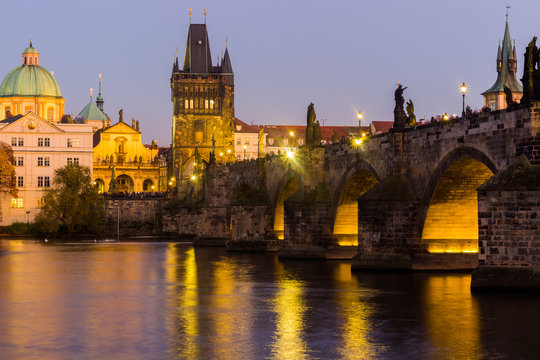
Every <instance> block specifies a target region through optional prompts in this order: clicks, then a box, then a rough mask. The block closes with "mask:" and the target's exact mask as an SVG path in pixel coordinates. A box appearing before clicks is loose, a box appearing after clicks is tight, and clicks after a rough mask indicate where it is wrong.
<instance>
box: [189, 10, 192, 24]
mask: <svg viewBox="0 0 540 360" xmlns="http://www.w3.org/2000/svg"><path fill="white" fill-rule="evenodd" d="M191 10H193V9H192V8H189V23H190V24H191Z"/></svg>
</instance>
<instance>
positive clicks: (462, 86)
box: [459, 81, 467, 116]
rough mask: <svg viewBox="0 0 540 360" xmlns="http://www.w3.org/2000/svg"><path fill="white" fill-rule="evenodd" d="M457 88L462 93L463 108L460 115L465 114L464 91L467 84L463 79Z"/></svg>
mask: <svg viewBox="0 0 540 360" xmlns="http://www.w3.org/2000/svg"><path fill="white" fill-rule="evenodd" d="M459 90H460V91H461V94H462V95H463V108H462V109H463V110H462V111H461V115H462V116H465V93H466V92H467V85H465V81H464V82H463V84H461V86H460V88H459Z"/></svg>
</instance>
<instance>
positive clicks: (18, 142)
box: [11, 137, 24, 146]
mask: <svg viewBox="0 0 540 360" xmlns="http://www.w3.org/2000/svg"><path fill="white" fill-rule="evenodd" d="M11 146H24V138H22V137H20V138H16V137H12V138H11Z"/></svg>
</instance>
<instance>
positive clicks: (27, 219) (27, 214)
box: [26, 210, 30, 231]
mask: <svg viewBox="0 0 540 360" xmlns="http://www.w3.org/2000/svg"><path fill="white" fill-rule="evenodd" d="M26 231H30V210H26Z"/></svg>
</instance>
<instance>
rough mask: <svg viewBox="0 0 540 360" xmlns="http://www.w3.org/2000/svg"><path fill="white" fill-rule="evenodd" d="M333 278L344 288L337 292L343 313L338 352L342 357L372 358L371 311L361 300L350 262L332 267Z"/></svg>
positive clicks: (373, 355)
mask: <svg viewBox="0 0 540 360" xmlns="http://www.w3.org/2000/svg"><path fill="white" fill-rule="evenodd" d="M334 278H335V279H336V280H337V281H338V282H339V284H340V287H342V288H344V289H342V291H339V292H337V302H338V306H339V307H340V308H341V310H340V311H339V312H338V313H340V314H343V317H344V319H343V320H344V321H343V325H342V330H343V332H342V335H341V336H342V340H341V344H340V347H339V353H340V354H341V358H342V359H374V358H376V352H375V349H374V346H373V345H372V344H371V343H370V341H369V335H368V333H369V331H370V330H371V323H370V319H369V316H370V315H371V313H372V310H371V308H370V306H369V305H368V304H367V303H366V301H363V299H362V293H361V292H359V291H358V288H359V285H358V281H357V280H356V277H353V276H352V274H351V264H350V263H341V264H338V265H337V266H336V267H335V269H334Z"/></svg>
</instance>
